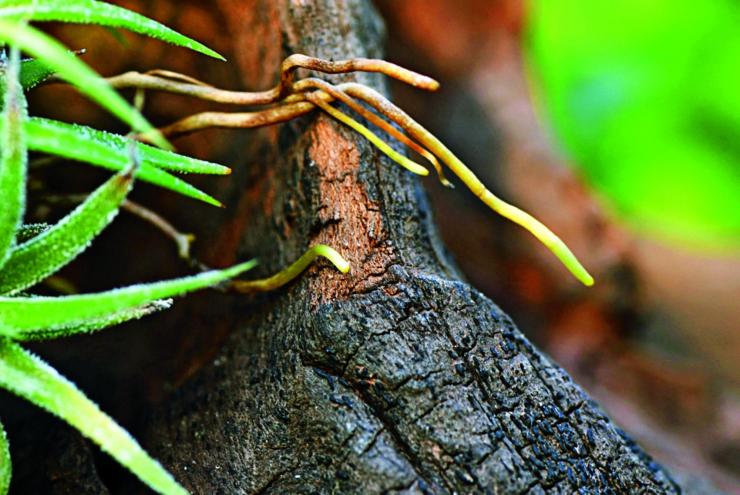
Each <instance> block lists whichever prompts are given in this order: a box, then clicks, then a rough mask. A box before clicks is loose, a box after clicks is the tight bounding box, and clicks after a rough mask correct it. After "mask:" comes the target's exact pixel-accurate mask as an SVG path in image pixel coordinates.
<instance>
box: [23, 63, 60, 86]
mask: <svg viewBox="0 0 740 495" xmlns="http://www.w3.org/2000/svg"><path fill="white" fill-rule="evenodd" d="M53 75H54V70H53V69H50V68H49V67H48V66H47V65H46V64H45V63H43V62H41V61H39V60H36V59H35V58H28V59H26V60H23V61H22V62H21V77H20V79H21V86H23V89H24V90H25V91H28V90H31V89H33V88H35V87H36V86H38V85H39V84H41V83H42V82H44V81H46V80H47V79H49V78H50V77H51V76H53Z"/></svg>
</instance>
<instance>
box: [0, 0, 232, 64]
mask: <svg viewBox="0 0 740 495" xmlns="http://www.w3.org/2000/svg"><path fill="white" fill-rule="evenodd" d="M0 17H6V18H15V19H26V20H29V21H60V22H67V23H75V24H97V25H99V26H107V27H112V28H122V29H127V30H129V31H132V32H134V33H138V34H143V35H145V36H149V37H151V38H156V39H159V40H162V41H166V42H168V43H172V44H173V45H177V46H182V47H185V48H189V49H191V50H194V51H196V52H200V53H202V54H204V55H208V56H209V57H213V58H217V59H219V60H224V58H223V57H222V56H221V55H219V54H218V53H216V52H215V51H213V50H211V49H210V48H208V47H207V46H205V45H203V44H202V43H199V42H197V41H195V40H193V39H190V38H188V37H187V36H184V35H182V34H180V33H178V32H177V31H174V30H172V29H170V28H168V27H167V26H164V25H162V24H160V23H158V22H156V21H154V20H152V19H149V18H148V17H145V16H143V15H141V14H137V13H136V12H132V11H131V10H128V9H124V8H122V7H118V6H116V5H111V4H109V3H106V2H98V1H95V0H37V1H34V2H29V1H28V0H0Z"/></svg>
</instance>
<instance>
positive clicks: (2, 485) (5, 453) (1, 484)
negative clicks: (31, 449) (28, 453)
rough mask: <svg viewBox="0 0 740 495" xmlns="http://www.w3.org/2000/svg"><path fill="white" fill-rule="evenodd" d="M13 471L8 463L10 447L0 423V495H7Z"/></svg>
mask: <svg viewBox="0 0 740 495" xmlns="http://www.w3.org/2000/svg"><path fill="white" fill-rule="evenodd" d="M12 472H13V469H12V464H11V462H10V446H9V445H8V437H7V435H6V434H5V429H4V428H3V423H2V422H0V495H7V493H8V490H9V489H10V478H11V475H12Z"/></svg>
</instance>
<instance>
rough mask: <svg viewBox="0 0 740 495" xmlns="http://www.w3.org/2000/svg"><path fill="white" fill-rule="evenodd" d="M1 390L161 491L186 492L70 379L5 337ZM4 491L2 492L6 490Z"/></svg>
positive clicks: (0, 342)
mask: <svg viewBox="0 0 740 495" xmlns="http://www.w3.org/2000/svg"><path fill="white" fill-rule="evenodd" d="M0 387H2V388H5V389H7V390H10V391H11V392H13V393H15V394H17V395H19V396H21V397H23V398H24V399H26V400H28V401H29V402H32V403H33V404H35V405H37V406H39V407H41V408H44V409H46V410H47V411H49V412H51V413H52V414H55V415H57V416H59V417H60V418H61V419H63V420H64V421H66V422H67V423H69V424H70V425H72V426H74V427H75V428H77V430H79V431H80V432H81V433H82V434H83V435H85V436H86V437H88V438H90V439H91V440H93V441H94V442H95V443H97V444H98V445H100V447H101V448H102V449H103V450H104V451H106V452H108V453H109V454H110V455H111V456H112V457H113V458H114V459H116V460H117V461H118V462H119V463H121V464H122V465H123V466H126V467H127V468H129V469H130V470H131V472H133V473H134V474H136V476H138V477H139V478H140V479H141V480H142V481H143V482H144V483H146V484H147V485H148V486H150V487H151V488H152V489H154V490H156V491H158V492H159V493H163V494H168V495H183V494H186V493H187V491H186V490H185V489H184V488H183V487H182V486H180V484H178V483H177V482H176V481H175V479H174V478H173V477H172V475H171V474H169V473H168V472H167V471H166V470H165V469H164V468H163V467H162V466H161V465H160V464H159V463H158V462H157V461H155V460H154V459H152V458H151V457H150V456H149V454H147V453H146V452H145V451H144V449H142V448H141V446H140V445H139V444H138V443H137V442H136V440H134V439H133V438H132V437H131V435H129V434H128V433H127V432H126V430H124V429H123V428H121V427H120V426H118V424H117V423H116V422H115V421H114V420H113V419H111V417H110V416H108V415H107V414H105V413H104V412H102V411H101V410H100V408H99V407H98V406H97V405H96V404H95V403H94V402H92V401H91V400H90V399H88V398H87V397H85V395H84V394H83V393H82V392H80V391H79V390H78V389H77V387H75V386H74V385H73V384H72V383H71V382H70V381H68V380H67V379H66V378H64V377H62V376H61V375H59V373H57V372H56V370H55V369H54V368H52V367H51V366H49V365H48V364H46V363H45V362H44V361H42V360H41V359H39V358H38V357H36V356H34V355H33V354H31V353H29V352H28V351H26V350H24V349H23V348H22V347H20V346H19V345H18V344H16V343H14V342H11V341H10V340H8V339H4V338H0ZM0 455H1V454H0ZM1 471H2V467H0V472H1ZM0 483H2V482H1V481H0ZM0 493H3V492H2V490H0Z"/></svg>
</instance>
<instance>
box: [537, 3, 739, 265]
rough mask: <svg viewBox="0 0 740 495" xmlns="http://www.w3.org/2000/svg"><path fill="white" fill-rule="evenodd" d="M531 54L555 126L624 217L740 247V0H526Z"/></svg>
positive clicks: (709, 245) (667, 232)
mask: <svg viewBox="0 0 740 495" xmlns="http://www.w3.org/2000/svg"><path fill="white" fill-rule="evenodd" d="M527 57H528V60H527V61H528V68H529V72H530V76H531V80H532V83H533V87H534V91H535V94H536V99H537V100H539V101H538V103H540V104H541V107H542V109H543V113H544V114H545V115H546V116H547V118H548V119H549V121H550V123H551V124H552V126H553V128H554V131H555V134H556V136H557V138H558V139H559V141H560V143H561V144H562V146H563V147H564V148H565V150H566V152H567V153H568V155H569V156H570V157H571V158H572V161H573V162H574V163H575V164H576V166H578V167H579V169H580V170H581V172H582V174H583V175H584V177H585V178H586V180H588V181H589V183H590V184H591V185H592V186H593V187H595V188H596V190H597V191H598V193H599V194H600V195H601V196H603V197H604V198H605V200H606V201H607V202H608V204H609V205H610V207H611V208H612V209H613V210H614V211H615V212H616V213H617V214H618V215H619V216H620V218H622V219H624V220H626V221H627V222H628V223H629V224H631V225H632V226H633V227H634V228H636V229H637V230H639V231H640V232H643V233H645V234H648V235H650V236H652V237H658V238H661V239H665V240H668V241H670V242H671V243H672V244H673V245H678V246H687V247H691V248H701V249H711V250H715V249H720V250H722V251H733V252H735V253H737V252H738V251H739V250H740V3H738V2H737V1H736V0H707V1H704V2H696V1H693V0H670V1H669V0H648V1H646V0H612V1H609V2H594V1H592V0H560V1H549V0H531V1H530V2H529V12H528V26H527Z"/></svg>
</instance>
